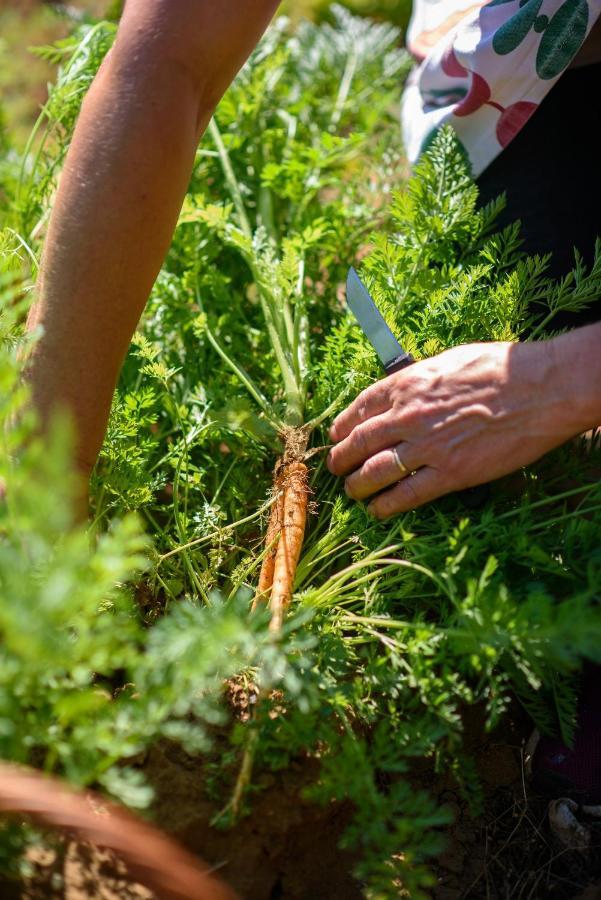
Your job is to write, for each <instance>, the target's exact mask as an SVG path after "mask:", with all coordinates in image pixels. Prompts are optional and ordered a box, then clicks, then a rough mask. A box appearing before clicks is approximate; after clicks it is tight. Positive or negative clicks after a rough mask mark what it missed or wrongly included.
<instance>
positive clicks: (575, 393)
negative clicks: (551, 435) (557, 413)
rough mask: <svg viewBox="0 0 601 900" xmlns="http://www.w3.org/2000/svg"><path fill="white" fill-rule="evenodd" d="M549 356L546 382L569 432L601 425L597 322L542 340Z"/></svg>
mask: <svg viewBox="0 0 601 900" xmlns="http://www.w3.org/2000/svg"><path fill="white" fill-rule="evenodd" d="M545 343H546V344H547V346H548V348H549V352H550V359H551V373H550V386H551V389H552V390H553V391H554V392H555V394H556V396H557V397H558V399H559V401H560V410H561V417H562V420H563V422H564V423H565V427H566V430H567V431H569V432H570V434H571V436H573V435H576V434H581V433H582V432H584V431H588V430H589V429H591V428H596V427H597V426H598V425H601V323H597V324H595V325H588V326H586V327H584V328H578V329H575V330H574V331H570V332H568V333H566V334H562V335H560V336H559V337H556V338H553V339H551V340H550V341H548V342H545Z"/></svg>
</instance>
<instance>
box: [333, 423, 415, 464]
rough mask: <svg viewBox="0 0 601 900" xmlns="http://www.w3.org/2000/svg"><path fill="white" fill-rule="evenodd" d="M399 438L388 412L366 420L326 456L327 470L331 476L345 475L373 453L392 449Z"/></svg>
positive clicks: (395, 424)
mask: <svg viewBox="0 0 601 900" xmlns="http://www.w3.org/2000/svg"><path fill="white" fill-rule="evenodd" d="M401 437H402V435H401V434H399V426H398V423H397V422H396V421H395V417H394V416H393V415H392V414H391V413H390V412H387V413H384V414H383V415H380V416H374V417H373V418H371V419H367V421H365V422H362V423H360V424H359V425H357V426H356V427H355V428H353V430H352V431H351V433H350V434H349V435H348V437H346V438H345V439H344V440H342V441H340V443H339V444H336V446H335V447H332V449H331V450H330V454H329V456H328V469H329V470H330V472H332V474H333V475H346V474H347V472H352V471H353V470H354V469H357V468H358V467H359V466H360V465H361V464H362V463H363V462H365V460H366V459H368V458H369V457H370V456H373V455H374V453H379V452H380V451H381V450H386V449H387V448H388V447H393V446H394V445H395V444H397V443H398V442H399V441H400V440H401Z"/></svg>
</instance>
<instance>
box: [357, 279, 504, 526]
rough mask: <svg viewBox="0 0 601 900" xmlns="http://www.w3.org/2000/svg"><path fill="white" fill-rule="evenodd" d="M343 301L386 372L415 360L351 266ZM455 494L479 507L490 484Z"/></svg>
mask: <svg viewBox="0 0 601 900" xmlns="http://www.w3.org/2000/svg"><path fill="white" fill-rule="evenodd" d="M346 302H347V304H348V306H349V308H350V310H351V312H352V313H353V315H354V316H355V318H356V320H357V322H358V323H359V326H360V328H361V331H362V332H363V334H364V335H365V337H366V338H367V339H368V341H369V342H370V344H371V345H372V347H373V348H374V350H375V351H376V353H377V354H378V358H379V360H380V362H381V363H382V368H383V369H384V371H385V372H386V374H387V375H392V374H393V373H394V372H399V371H400V370H401V369H405V368H406V367H407V366H410V365H411V364H412V363H414V362H415V360H414V358H413V357H412V356H411V354H410V353H407V351H406V350H403V348H402V347H401V345H400V344H399V342H398V341H397V339H396V338H395V336H394V334H393V333H392V331H391V330H390V328H389V327H388V325H387V324H386V322H385V320H384V316H383V315H382V313H381V312H380V310H379V309H378V307H377V306H376V304H375V301H374V299H373V297H372V296H371V294H370V293H369V291H368V290H367V288H366V287H365V285H364V284H363V282H362V281H361V279H360V278H359V276H358V275H357V272H356V271H355V269H354V268H353V266H351V267H350V269H349V270H348V276H347V279H346ZM458 496H459V499H460V500H461V502H462V503H463V505H464V506H466V507H468V508H469V509H478V508H479V507H480V506H482V505H483V504H484V503H485V502H486V501H487V500H488V498H489V497H490V485H488V484H479V485H477V486H476V487H473V488H467V489H466V490H463V491H459V493H458Z"/></svg>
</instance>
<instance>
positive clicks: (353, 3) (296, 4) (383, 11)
mask: <svg viewBox="0 0 601 900" xmlns="http://www.w3.org/2000/svg"><path fill="white" fill-rule="evenodd" d="M340 2H341V4H342V6H346V7H347V8H348V9H350V10H351V11H352V12H354V13H357V14H359V15H362V16H371V17H373V18H374V19H387V20H388V21H390V22H394V24H395V25H398V26H399V27H401V28H403V29H404V28H406V27H407V22H408V21H409V15H410V13H411V0H340ZM330 6H332V2H331V0H285V2H284V3H283V5H282V9H283V10H284V11H285V12H286V13H287V14H288V15H290V16H293V17H294V18H300V17H303V16H304V17H306V18H311V19H317V20H320V19H324V18H327V16H328V9H329V7H330Z"/></svg>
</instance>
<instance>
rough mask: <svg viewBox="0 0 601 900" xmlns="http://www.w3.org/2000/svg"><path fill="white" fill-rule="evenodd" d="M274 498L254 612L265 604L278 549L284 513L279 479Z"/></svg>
mask: <svg viewBox="0 0 601 900" xmlns="http://www.w3.org/2000/svg"><path fill="white" fill-rule="evenodd" d="M275 490H276V498H275V500H274V502H273V505H272V507H271V513H270V516H269V523H268V525H267V533H266V534H265V547H266V548H267V552H266V553H265V556H264V557H263V563H262V565H261V572H260V574H259V584H258V586H257V593H256V594H255V598H254V600H253V605H252V608H253V610H255V609H256V608H257V606H258V605H259V603H267V601H268V600H269V595H270V593H271V585H272V584H273V572H274V569H275V557H276V553H277V549H278V539H279V535H280V532H281V530H282V515H283V512H284V491H283V489H282V486H281V484H280V483H279V478H278V479H276V483H275Z"/></svg>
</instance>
